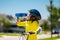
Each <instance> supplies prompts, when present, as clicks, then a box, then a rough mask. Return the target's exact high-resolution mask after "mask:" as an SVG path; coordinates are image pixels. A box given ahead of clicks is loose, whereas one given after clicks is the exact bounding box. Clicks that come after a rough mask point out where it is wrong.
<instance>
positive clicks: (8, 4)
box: [0, 0, 60, 36]
mask: <svg viewBox="0 0 60 40" xmlns="http://www.w3.org/2000/svg"><path fill="white" fill-rule="evenodd" d="M30 9H37V10H38V11H39V12H40V14H41V16H42V19H41V20H40V21H39V24H40V26H41V28H42V33H41V34H43V33H51V34H59V33H60V0H0V33H2V32H4V33H5V32H7V33H9V32H11V33H14V32H18V31H13V30H12V28H13V29H19V28H18V27H17V25H16V16H15V14H16V13H27V14H28V15H29V12H28V11H29V10H30ZM58 36H59V35H58Z"/></svg>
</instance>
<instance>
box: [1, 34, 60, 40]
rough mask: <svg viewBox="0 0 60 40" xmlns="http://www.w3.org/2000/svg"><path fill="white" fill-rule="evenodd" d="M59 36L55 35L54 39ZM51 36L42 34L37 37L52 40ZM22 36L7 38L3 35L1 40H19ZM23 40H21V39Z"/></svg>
mask: <svg viewBox="0 0 60 40" xmlns="http://www.w3.org/2000/svg"><path fill="white" fill-rule="evenodd" d="M56 36H57V34H55V35H53V37H56ZM50 37H51V34H41V35H37V38H38V39H44V38H50ZM19 38H20V36H6V35H3V36H2V37H0V40H19ZM20 40H21V39H20ZM57 40H60V39H57Z"/></svg>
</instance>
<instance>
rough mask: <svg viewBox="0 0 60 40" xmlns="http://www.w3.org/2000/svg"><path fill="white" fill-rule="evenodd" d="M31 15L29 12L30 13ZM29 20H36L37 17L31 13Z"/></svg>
mask: <svg viewBox="0 0 60 40" xmlns="http://www.w3.org/2000/svg"><path fill="white" fill-rule="evenodd" d="M30 15H31V14H30ZM30 21H32V22H33V21H37V22H38V19H37V17H36V16H34V15H31V17H30Z"/></svg>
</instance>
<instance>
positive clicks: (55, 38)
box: [39, 37, 58, 40]
mask: <svg viewBox="0 0 60 40" xmlns="http://www.w3.org/2000/svg"><path fill="white" fill-rule="evenodd" d="M57 39H58V37H53V38H45V39H39V40H57Z"/></svg>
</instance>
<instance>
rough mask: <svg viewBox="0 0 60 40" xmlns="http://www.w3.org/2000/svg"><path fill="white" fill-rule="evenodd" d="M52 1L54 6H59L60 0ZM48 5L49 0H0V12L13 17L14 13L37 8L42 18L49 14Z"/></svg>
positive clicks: (26, 11)
mask: <svg viewBox="0 0 60 40" xmlns="http://www.w3.org/2000/svg"><path fill="white" fill-rule="evenodd" d="M53 1H54V2H53V4H54V6H56V7H59V6H60V5H59V2H60V0H53ZM48 5H49V0H0V13H2V14H8V15H12V16H13V17H15V13H20V12H25V13H28V10H30V9H37V10H39V12H40V13H41V16H42V19H47V18H48V16H49V12H48V11H47V6H48Z"/></svg>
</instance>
